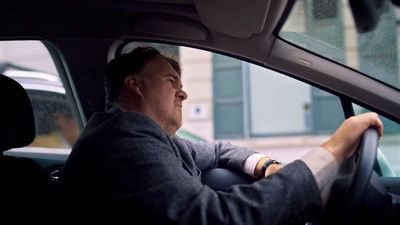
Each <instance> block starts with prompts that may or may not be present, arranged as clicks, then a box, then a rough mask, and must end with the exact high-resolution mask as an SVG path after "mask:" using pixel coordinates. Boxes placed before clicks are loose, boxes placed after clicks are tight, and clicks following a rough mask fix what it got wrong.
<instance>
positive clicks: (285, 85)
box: [0, 0, 400, 224]
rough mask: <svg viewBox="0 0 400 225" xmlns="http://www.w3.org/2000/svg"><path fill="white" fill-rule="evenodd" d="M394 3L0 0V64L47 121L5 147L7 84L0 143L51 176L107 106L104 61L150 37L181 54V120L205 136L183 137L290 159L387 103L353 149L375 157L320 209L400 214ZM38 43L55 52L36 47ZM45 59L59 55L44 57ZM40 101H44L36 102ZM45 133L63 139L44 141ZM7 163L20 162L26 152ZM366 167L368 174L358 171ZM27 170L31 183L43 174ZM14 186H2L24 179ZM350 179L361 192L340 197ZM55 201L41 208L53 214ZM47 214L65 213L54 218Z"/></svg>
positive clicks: (384, 216)
mask: <svg viewBox="0 0 400 225" xmlns="http://www.w3.org/2000/svg"><path fill="white" fill-rule="evenodd" d="M371 4H373V5H371ZM221 12H223V13H221ZM399 15H400V13H399V8H398V6H397V1H389V0H384V1H367V0H360V1H355V0H349V1H346V0H343V1H319V0H297V1H295V0H287V1H273V0H259V1H253V2H252V3H249V2H248V1H246V0H239V1H219V2H218V4H217V3H216V2H213V1H206V0H203V1H189V0H162V1H161V0H140V1H137V0H131V1H112V0H110V1H77V0H68V1H66V0H60V1H56V2H54V1H49V0H40V1H35V2H33V1H29V0H16V1H15V0H14V1H9V0H8V1H4V2H2V8H1V10H0V30H1V31H0V46H1V48H0V61H1V62H2V63H5V64H3V65H0V69H1V71H2V73H3V74H5V75H7V76H8V77H11V78H13V79H14V80H16V81H18V82H19V83H21V84H22V86H23V87H24V88H25V89H26V91H27V93H28V95H29V97H30V100H31V102H32V105H33V108H34V112H36V113H35V117H36V119H37V120H38V121H37V122H36V139H35V140H32V142H29V143H26V140H24V142H23V141H21V142H15V143H13V144H15V145H14V146H12V147H15V148H14V149H11V150H8V148H4V149H3V146H8V145H3V142H7V144H8V141H9V139H11V137H10V136H7V135H8V133H9V131H10V130H11V129H16V128H18V126H12V125H10V124H12V123H15V124H19V123H18V121H17V120H15V121H14V120H13V121H11V123H10V118H9V117H11V116H12V115H10V114H5V113H7V112H8V111H11V110H12V109H16V108H17V107H18V106H19V105H20V104H21V105H22V101H21V102H18V101H13V99H14V98H15V99H16V96H11V95H9V94H8V93H6V91H4V90H6V89H2V92H1V94H0V99H2V101H3V100H4V102H5V103H3V102H2V110H1V111H2V113H4V114H0V115H1V118H0V119H1V120H2V121H3V122H2V123H1V124H2V125H0V126H1V129H2V131H1V132H0V133H1V136H2V137H1V139H0V140H1V143H0V146H1V149H0V150H1V151H4V155H2V156H0V158H2V159H3V158H4V159H5V158H7V159H8V157H10V158H12V157H17V159H21V158H24V159H30V160H33V162H35V163H37V164H38V165H40V167H41V169H42V170H43V171H44V172H45V173H46V176H47V177H48V178H50V179H51V180H52V181H53V188H56V185H57V180H58V173H59V172H60V170H62V167H63V165H64V163H65V160H66V158H67V157H68V154H69V150H70V147H71V146H72V145H73V143H74V141H73V140H75V138H76V137H77V135H78V134H79V130H80V129H81V128H83V127H84V126H85V125H86V122H87V120H88V119H89V118H90V117H91V116H92V114H93V113H95V112H99V111H104V90H103V76H104V74H105V72H106V66H107V62H108V61H110V60H111V59H112V58H113V57H114V56H116V55H119V54H122V53H123V52H125V51H129V49H132V48H133V47H135V46H138V45H151V46H156V47H157V48H159V49H161V50H162V51H163V52H167V53H171V54H178V56H179V58H180V60H181V61H182V65H183V75H182V76H183V83H184V87H185V89H186V90H187V92H188V93H189V99H188V100H187V106H186V108H184V123H185V126H186V127H190V129H187V130H198V131H199V136H201V137H202V138H198V136H197V134H196V135H192V134H189V135H187V132H186V131H187V130H186V131H185V130H180V131H179V133H178V135H182V136H184V137H186V138H190V139H196V140H197V139H198V140H200V141H203V140H209V139H210V138H209V137H212V139H215V140H222V141H231V142H233V143H235V144H240V145H245V146H247V147H249V148H254V149H257V150H260V151H262V152H265V153H267V154H277V155H279V154H282V155H281V156H282V157H283V156H288V155H290V156H293V157H292V158H290V160H292V159H295V158H297V157H299V156H300V155H302V154H304V153H305V152H307V151H308V150H309V149H311V148H312V147H313V146H318V145H319V144H321V143H322V142H323V141H324V140H326V138H327V137H329V135H330V134H331V133H332V132H333V131H334V130H335V128H336V127H337V126H338V125H339V124H340V123H341V122H342V121H343V120H344V119H345V118H348V117H351V116H353V115H357V114H360V113H362V112H366V111H374V112H377V113H379V115H380V116H381V118H382V120H383V121H384V123H385V131H384V137H383V138H382V139H381V140H380V141H379V149H380V150H381V151H376V148H372V151H371V153H369V156H371V157H369V158H368V157H365V154H364V155H363V157H361V156H360V158H357V157H356V156H354V157H355V158H357V160H358V161H356V160H355V158H351V159H352V160H353V161H349V163H350V164H351V165H353V166H354V165H359V164H355V163H356V162H357V163H358V162H360V160H359V159H361V163H363V165H364V163H365V162H367V161H368V160H369V161H368V162H369V164H368V165H372V166H370V167H368V168H367V167H362V169H353V170H351V171H350V172H349V173H347V174H344V176H342V177H340V178H342V179H338V180H337V181H336V182H335V185H334V186H333V195H332V196H334V197H332V198H331V199H330V203H331V204H328V207H327V211H329V213H327V217H326V218H323V219H321V221H317V222H321V223H322V224H329V223H330V221H334V219H333V218H332V217H334V216H336V215H338V214H339V215H341V216H343V215H344V214H343V212H342V211H340V209H341V208H344V207H347V208H346V209H348V211H349V212H357V213H360V215H362V216H363V217H365V218H368V219H369V218H371V219H370V220H369V222H371V223H375V224H382V223H384V224H397V223H398V221H399V220H400V216H399V215H400V210H399V208H400V206H399V205H400V178H399V175H400V151H399V147H400V125H399V122H400V76H399V74H400V73H399V68H400V66H399V65H400V50H399V49H400V48H399V46H400V41H399V40H400V38H399V37H400V31H399V25H398V21H399V18H400V16H399ZM33 43H34V44H40V46H41V47H40V48H39V47H37V45H34V44H33ZM33 46H34V47H33ZM42 49H44V50H45V53H46V54H42V53H40V54H39V53H38V52H39V51H41V50H42ZM43 55H46V57H47V58H46V59H44V58H45V57H44V56H43ZM44 61H46V62H48V61H49V62H50V63H51V66H44V67H45V69H43V70H41V67H42V66H43V64H44ZM10 63H12V64H13V66H10V65H12V64H10ZM30 64H31V66H32V67H29V66H27V65H30ZM49 71H51V72H52V73H51V72H49ZM53 73H54V75H51V74H53ZM1 82H3V81H0V84H1ZM10 85H11V84H10ZM6 87H10V89H13V88H11V86H8V84H7V86H6ZM7 90H9V89H7ZM43 102H47V103H48V104H47V103H46V104H44V103H43ZM60 102H61V105H60ZM43 108H46V109H45V111H46V112H47V113H49V114H46V115H43V114H40V112H43V110H42V109H43ZM24 110H25V111H26V109H24ZM12 112H13V111H12ZM65 112H66V113H65ZM20 113H23V111H22V112H20ZM60 115H63V116H65V115H66V116H67V117H61V118H64V119H65V118H74V119H73V121H74V122H72V123H68V124H74V125H73V127H74V128H73V129H68V130H69V131H71V130H72V131H73V132H72V133H73V135H71V137H73V138H70V139H68V138H66V135H65V134H63V135H62V133H60V132H61V131H62V126H61V125H60V124H57V122H65V121H66V120H63V121H59V120H57V118H59V117H58V116H60ZM6 125H8V126H6ZM20 126H21V130H22V132H21V133H24V131H25V130H29V129H30V127H29V124H26V126H24V124H22V125H20ZM54 132H55V133H56V134H57V135H55V136H54V135H53V133H54ZM42 135H47V137H50V138H52V140H54V141H51V142H50V141H49V139H47V140H46V141H44V142H42V141H39V139H40V140H42V137H41V136H42ZM17 136H18V135H17ZM21 136H22V135H21ZM3 137H4V138H3ZM5 137H6V138H5ZM18 137H19V136H18ZM61 137H63V138H62V139H61ZM203 137H206V138H203ZM368 137H370V136H368ZM371 139H372V138H371ZM68 140H70V141H68ZM71 140H72V141H71ZM39 142H40V143H39ZM374 143H375V142H374ZM25 144H26V145H25ZM29 145H30V146H29ZM366 146H367V147H368V146H371V145H369V144H366ZM28 148H30V149H29V150H27V149H28ZM375 154H376V155H377V156H375ZM288 159H289V157H288ZM355 161H356V162H355ZM375 161H377V162H375ZM1 162H2V161H0V163H1ZM10 164H11V165H12V166H15V167H17V168H20V167H18V163H17V162H15V163H14V161H12V163H10ZM350 168H351V166H350ZM356 168H360V167H356ZM1 169H2V170H4V172H2V173H1V174H7V175H8V177H13V176H14V177H18V180H19V181H20V182H24V181H25V180H28V178H27V176H24V175H23V173H20V174H17V173H16V172H15V170H14V169H7V168H3V167H1ZM27 171H29V169H27V170H25V172H27ZM358 173H361V174H364V175H366V176H363V177H360V176H358V175H354V174H358ZM21 174H22V175H21ZM226 176H228V175H226ZM217 179H218V178H217ZM27 183H28V184H25V185H26V187H30V186H31V185H32V186H33V184H35V181H32V180H29V182H27ZM36 183H38V182H36ZM1 186H3V185H1ZM3 188H4V187H3ZM1 190H3V189H1ZM16 190H18V191H15V193H11V192H6V193H9V196H13V195H19V194H21V195H22V194H25V191H26V192H28V191H29V189H27V190H25V189H16ZM7 191H10V190H7ZM22 192H24V193H22ZM346 193H353V194H354V196H358V197H357V199H354V198H348V199H344V201H339V202H336V201H335V200H337V198H339V197H340V196H344V195H345V194H346ZM24 196H28V197H25V198H22V200H28V199H29V197H30V196H32V194H29V193H28V194H26V195H24ZM334 198H336V199H334ZM4 202H6V203H4ZM11 202H12V201H11ZM8 203H9V202H7V201H3V204H8ZM10 204H11V203H10ZM23 204H24V203H23V202H22V203H21V204H20V205H23ZM49 204H51V202H50V203H49ZM331 206H332V207H331ZM4 207H5V208H7V209H8V210H9V211H7V213H5V214H6V215H16V216H14V217H11V218H10V219H12V220H14V221H15V222H16V223H17V222H18V219H22V218H24V215H25V214H24V212H25V209H24V210H21V211H18V208H13V207H8V206H7V205H5V206H4ZM38 208H40V207H38ZM50 208H51V207H50ZM46 210H49V209H47V208H46ZM46 210H44V211H45V214H44V215H42V214H40V215H39V214H38V216H37V217H39V218H43V219H44V218H45V217H47V215H48V214H46ZM49 212H53V211H49ZM13 213H14V214H13ZM37 213H40V212H37ZM3 219H4V218H2V219H1V220H3ZM352 219H357V218H352ZM3 222H4V223H5V220H4V221H3ZM52 222H53V223H54V224H57V223H59V222H60V223H61V221H58V220H57V218H52ZM310 222H311V221H310ZM358 222H359V221H353V223H354V224H358Z"/></svg>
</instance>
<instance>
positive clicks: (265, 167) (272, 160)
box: [261, 158, 282, 176]
mask: <svg viewBox="0 0 400 225" xmlns="http://www.w3.org/2000/svg"><path fill="white" fill-rule="evenodd" d="M272 164H278V165H279V164H282V163H281V162H280V161H279V160H277V159H273V158H269V159H267V161H265V162H264V164H263V165H262V167H261V174H262V176H264V175H265V171H267V169H268V167H269V166H271V165H272Z"/></svg>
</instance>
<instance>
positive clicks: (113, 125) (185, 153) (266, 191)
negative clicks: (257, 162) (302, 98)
mask: <svg viewBox="0 0 400 225" xmlns="http://www.w3.org/2000/svg"><path fill="white" fill-rule="evenodd" d="M252 153H253V151H249V150H247V149H244V148H238V147H234V146H232V145H230V144H221V143H219V144H218V143H217V144H215V143H214V144H208V143H194V142H191V141H188V140H184V139H181V138H178V137H173V138H169V137H168V136H167V135H166V133H165V132H164V131H163V130H162V128H161V127H160V126H158V124H156V123H155V122H154V121H152V120H151V119H149V118H148V117H146V116H145V115H143V114H139V113H134V112H121V111H116V112H114V113H96V114H95V115H94V116H93V117H92V118H91V120H90V121H89V123H88V125H87V126H86V128H85V129H84V131H83V132H82V134H81V136H80V138H79V139H78V141H77V143H76V144H75V146H74V148H73V149H72V152H71V154H70V156H69V158H68V160H67V162H66V164H65V167H64V169H63V171H62V174H61V179H60V189H59V193H58V197H59V198H58V199H59V202H58V203H59V204H60V207H61V209H60V210H61V212H62V213H63V215H62V216H63V220H64V221H65V222H66V223H68V224H184V225H196V224H199V225H200V224H202V225H204V224H246V225H253V224H254V225H262V224H291V223H299V224H304V223H305V222H306V221H309V220H310V219H312V218H315V217H317V216H320V215H321V214H322V209H323V207H322V201H321V197H320V193H319V190H318V187H317V184H316V182H315V180H314V177H313V175H312V173H311V171H310V170H309V169H308V167H307V166H306V165H305V164H304V163H303V162H302V161H300V160H298V161H295V162H293V163H290V164H288V165H286V166H285V167H284V168H283V169H281V170H280V171H279V172H278V173H276V174H274V175H272V176H270V177H268V178H263V179H260V180H258V181H256V182H254V183H253V184H251V185H234V186H232V187H231V188H230V189H228V190H226V191H214V190H212V189H211V188H210V187H208V186H207V185H203V184H202V182H201V179H200V175H201V171H204V170H207V169H209V168H214V167H226V168H230V169H233V170H242V165H243V163H244V161H245V160H246V158H247V157H248V156H249V155H250V154H252Z"/></svg>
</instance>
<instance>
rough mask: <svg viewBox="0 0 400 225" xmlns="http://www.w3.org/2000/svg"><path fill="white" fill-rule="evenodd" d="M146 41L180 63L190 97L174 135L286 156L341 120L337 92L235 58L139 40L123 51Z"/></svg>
mask: <svg viewBox="0 0 400 225" xmlns="http://www.w3.org/2000/svg"><path fill="white" fill-rule="evenodd" d="M146 45H149V46H153V47H157V48H159V49H160V50H161V51H162V52H163V53H164V54H172V55H173V56H175V57H176V56H178V57H179V60H180V63H181V65H182V83H183V89H184V90H185V91H186V92H187V93H188V99H187V100H185V101H184V103H183V105H184V106H183V125H182V127H181V128H180V129H179V130H178V132H177V135H178V136H181V137H184V138H188V139H191V140H195V141H197V140H199V139H203V140H205V141H214V140H222V141H229V142H231V143H233V144H237V145H239V146H243V147H248V148H251V149H255V150H258V151H260V152H264V153H266V154H268V155H270V156H274V157H277V158H280V159H281V160H282V161H284V162H290V161H292V160H295V159H297V158H299V157H301V156H302V155H303V154H305V153H306V152H308V151H309V150H311V149H312V148H314V147H316V146H319V145H321V144H322V143H323V142H324V141H325V140H327V138H328V137H329V135H331V134H332V133H333V132H334V131H335V130H336V128H337V127H338V126H339V125H340V124H341V123H342V122H343V120H344V114H343V110H342V106H341V103H340V100H339V98H338V97H337V96H334V95H331V94H329V93H327V92H325V91H322V90H320V89H317V88H315V87H312V86H310V85H308V84H305V83H303V82H300V81H298V80H295V79H293V78H290V77H288V76H286V75H283V74H280V73H278V72H275V71H273V70H269V69H266V68H263V67H260V66H257V65H254V64H250V63H247V62H244V61H241V60H238V59H234V58H231V57H227V56H224V55H221V54H216V53H212V52H209V51H204V50H198V49H193V48H188V47H181V46H170V45H163V44H155V43H143V42H132V43H129V44H128V45H126V46H125V48H122V49H123V50H122V52H124V51H126V52H127V51H129V50H131V49H132V47H133V46H146ZM199 137H200V138H199Z"/></svg>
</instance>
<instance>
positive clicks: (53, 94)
mask: <svg viewBox="0 0 400 225" xmlns="http://www.w3.org/2000/svg"><path fill="white" fill-rule="evenodd" d="M0 73H1V74H3V75H6V76H9V77H11V78H13V79H14V80H16V81H17V82H19V83H20V84H21V85H22V86H23V87H24V88H25V90H26V91H27V93H28V95H29V98H30V100H31V103H32V108H33V111H34V117H35V126H36V137H35V139H34V141H33V142H32V143H31V144H30V146H29V147H34V148H48V149H70V148H71V147H72V145H73V144H74V143H75V141H76V139H77V137H78V135H79V133H80V130H79V126H78V123H77V120H76V118H75V116H74V113H73V110H72V107H71V104H70V101H69V99H68V97H67V95H66V91H65V88H64V86H63V83H62V82H61V79H60V77H59V76H58V73H57V70H56V68H55V65H54V62H53V60H52V58H51V56H50V54H49V52H48V51H47V49H46V47H45V46H44V45H43V44H42V43H41V42H40V41H2V42H0ZM29 150H32V151H34V149H33V148H30V149H29Z"/></svg>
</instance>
